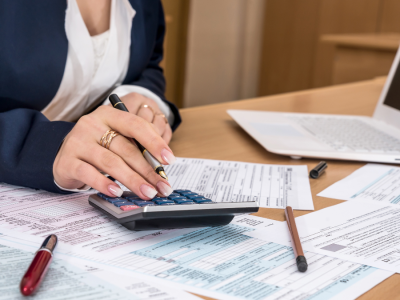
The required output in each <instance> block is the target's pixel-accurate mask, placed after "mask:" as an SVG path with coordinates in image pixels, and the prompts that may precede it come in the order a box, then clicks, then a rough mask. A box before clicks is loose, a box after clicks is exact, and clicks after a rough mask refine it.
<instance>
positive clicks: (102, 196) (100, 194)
mask: <svg viewBox="0 0 400 300" xmlns="http://www.w3.org/2000/svg"><path fill="white" fill-rule="evenodd" d="M97 196H99V197H100V198H102V199H104V200H105V197H108V196H106V195H104V194H103V193H97Z"/></svg>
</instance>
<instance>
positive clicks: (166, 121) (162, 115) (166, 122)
mask: <svg viewBox="0 0 400 300" xmlns="http://www.w3.org/2000/svg"><path fill="white" fill-rule="evenodd" d="M156 116H161V117H163V118H164V121H165V124H168V120H167V117H166V116H165V115H164V114H156Z"/></svg>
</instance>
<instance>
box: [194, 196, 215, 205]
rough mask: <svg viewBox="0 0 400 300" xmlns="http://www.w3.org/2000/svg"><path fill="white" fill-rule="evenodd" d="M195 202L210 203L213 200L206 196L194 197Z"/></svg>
mask: <svg viewBox="0 0 400 300" xmlns="http://www.w3.org/2000/svg"><path fill="white" fill-rule="evenodd" d="M192 200H193V201H194V202H196V203H197V204H203V203H210V202H212V200H210V199H207V198H204V197H198V198H194V199H192Z"/></svg>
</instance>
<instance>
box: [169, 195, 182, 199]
mask: <svg viewBox="0 0 400 300" xmlns="http://www.w3.org/2000/svg"><path fill="white" fill-rule="evenodd" d="M168 199H169V200H177V199H186V197H183V196H181V195H179V196H168Z"/></svg>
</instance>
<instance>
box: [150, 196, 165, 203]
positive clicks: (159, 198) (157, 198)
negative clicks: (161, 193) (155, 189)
mask: <svg viewBox="0 0 400 300" xmlns="http://www.w3.org/2000/svg"><path fill="white" fill-rule="evenodd" d="M156 200H169V199H168V198H161V197H155V198H153V199H151V200H150V201H153V202H154V201H156Z"/></svg>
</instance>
